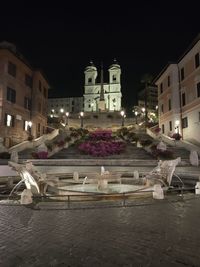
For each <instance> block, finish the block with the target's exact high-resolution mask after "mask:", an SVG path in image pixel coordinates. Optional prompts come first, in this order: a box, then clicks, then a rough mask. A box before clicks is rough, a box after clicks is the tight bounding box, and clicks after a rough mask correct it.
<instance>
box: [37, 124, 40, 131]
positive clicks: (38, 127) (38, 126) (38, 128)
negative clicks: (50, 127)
mask: <svg viewBox="0 0 200 267" xmlns="http://www.w3.org/2000/svg"><path fill="white" fill-rule="evenodd" d="M37 130H38V133H40V123H38V125H37Z"/></svg>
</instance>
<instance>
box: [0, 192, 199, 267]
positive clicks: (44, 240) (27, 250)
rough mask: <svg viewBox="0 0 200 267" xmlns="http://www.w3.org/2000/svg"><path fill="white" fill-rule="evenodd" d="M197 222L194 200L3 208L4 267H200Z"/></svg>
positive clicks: (0, 247)
mask: <svg viewBox="0 0 200 267" xmlns="http://www.w3.org/2000/svg"><path fill="white" fill-rule="evenodd" d="M176 200H177V197H176ZM199 221H200V198H199V197H198V196H194V195H191V196H190V197H188V198H187V199H186V198H185V197H184V198H182V197H178V201H174V199H173V198H170V199H165V200H162V201H158V200H157V201H151V202H149V203H148V202H144V203H140V204H139V205H138V203H137V205H135V204H134V205H133V206H129V207H121V208H120V207H110V208H109V207H107V208H91V209H81V208H80V209H73V210H67V209H66V210H65V209H45V208H44V209H41V210H34V209H31V208H27V207H23V206H6V205H0V237H1V238H0V266H1V267H24V266H28V267H32V266H34V267H39V266H45V267H48V266H75V267H76V266H81V267H82V266H87V267H90V266H92V267H98V266H103V267H107V266H111V267H112V266H113V267H118V266H124V267H125V266H126V267H131V266H133V267H144V266H145V267H157V266H159V267H160V266H164V267H165V266H166V267H168V266H193V267H198V266H200V227H199Z"/></svg>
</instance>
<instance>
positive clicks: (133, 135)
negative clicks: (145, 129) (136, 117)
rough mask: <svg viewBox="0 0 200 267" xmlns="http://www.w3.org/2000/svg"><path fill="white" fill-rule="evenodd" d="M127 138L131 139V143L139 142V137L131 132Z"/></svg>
mask: <svg viewBox="0 0 200 267" xmlns="http://www.w3.org/2000/svg"><path fill="white" fill-rule="evenodd" d="M127 138H128V139H129V141H130V142H133V141H135V142H137V141H138V139H139V138H138V136H137V135H136V134H135V133H133V132H129V133H128V134H127Z"/></svg>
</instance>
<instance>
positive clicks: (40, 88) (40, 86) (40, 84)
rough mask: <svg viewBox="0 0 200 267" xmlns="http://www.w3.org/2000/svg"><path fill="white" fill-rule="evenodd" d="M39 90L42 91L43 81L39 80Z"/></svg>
mask: <svg viewBox="0 0 200 267" xmlns="http://www.w3.org/2000/svg"><path fill="white" fill-rule="evenodd" d="M39 91H40V92H42V83H41V81H39Z"/></svg>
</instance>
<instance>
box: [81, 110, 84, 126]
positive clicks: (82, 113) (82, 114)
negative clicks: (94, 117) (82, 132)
mask: <svg viewBox="0 0 200 267" xmlns="http://www.w3.org/2000/svg"><path fill="white" fill-rule="evenodd" d="M83 116H84V112H83V111H81V112H80V119H81V128H83Z"/></svg>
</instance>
